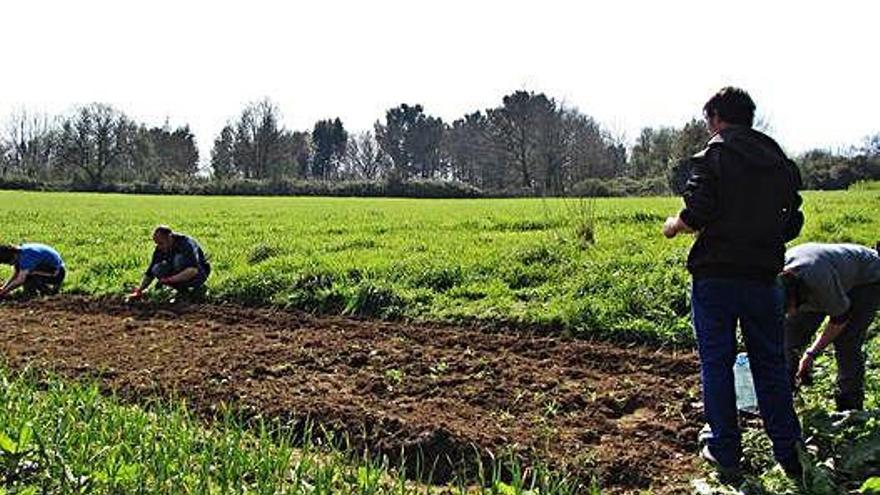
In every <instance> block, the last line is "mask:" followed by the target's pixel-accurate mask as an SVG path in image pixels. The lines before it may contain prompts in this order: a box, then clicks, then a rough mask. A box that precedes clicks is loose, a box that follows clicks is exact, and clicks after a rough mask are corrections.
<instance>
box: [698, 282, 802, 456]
mask: <svg viewBox="0 0 880 495" xmlns="http://www.w3.org/2000/svg"><path fill="white" fill-rule="evenodd" d="M691 301H692V307H693V318H694V329H695V331H696V337H697V345H698V347H699V351H700V371H701V378H702V382H703V403H704V407H705V415H706V421H707V422H708V423H709V425H710V427H711V428H712V437H711V438H710V439H709V440H708V445H709V450H710V452H711V453H712V455H713V456H715V458H716V459H717V460H718V462H719V463H720V464H721V465H722V466H724V467H728V468H732V467H736V466H738V465H739V458H740V456H741V455H742V445H741V436H740V431H739V424H738V421H737V419H738V416H737V409H736V395H735V392H734V384H733V363H734V360H735V359H736V351H737V350H736V327H737V323H739V326H740V328H741V330H742V334H743V339H744V341H745V345H746V351H747V352H748V354H749V364H750V366H751V370H752V376H753V377H754V381H755V393H756V395H757V398H758V408H759V409H760V411H761V417H762V418H763V420H764V428H765V429H766V431H767V434H768V436H769V437H770V440H771V441H772V442H773V455H774V457H775V458H776V460H777V461H779V463H780V464H782V465H783V466H784V467H788V466H794V465H796V464H797V452H796V450H795V446H796V445H797V444H798V443H800V442H801V428H800V423H798V419H797V416H796V415H795V412H794V405H793V404H792V395H791V385H790V383H789V380H788V372H787V371H786V366H785V351H784V347H783V294H782V288H781V287H779V286H776V285H768V284H764V283H760V282H755V281H750V280H738V279H699V280H694V283H693V288H692V293H691Z"/></svg>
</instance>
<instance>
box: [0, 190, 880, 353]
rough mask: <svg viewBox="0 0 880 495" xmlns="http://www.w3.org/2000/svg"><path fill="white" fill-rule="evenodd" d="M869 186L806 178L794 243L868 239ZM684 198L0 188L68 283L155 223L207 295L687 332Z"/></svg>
mask: <svg viewBox="0 0 880 495" xmlns="http://www.w3.org/2000/svg"><path fill="white" fill-rule="evenodd" d="M878 198H880V195H878V194H877V193H876V192H873V191H858V192H855V191H845V192H833V193H808V194H807V195H806V206H805V209H806V213H807V224H806V227H805V229H804V232H803V235H802V236H801V238H800V239H798V242H800V241H806V240H820V241H853V242H863V243H869V244H870V245H873V243H874V242H875V241H876V240H877V238H880V220H878V216H877V215H874V214H872V213H873V211H874V210H875V209H876V207H877V206H878V204H880V201H878ZM680 204H681V202H680V200H679V199H677V198H648V199H596V200H574V199H568V200H565V199H548V200H543V199H513V200H507V199H499V200H412V199H350V198H241V197H232V198H229V197H226V198H220V197H181V196H176V197H168V196H123V195H99V194H69V193H67V194H65V193H22V192H0V225H2V226H3V228H2V231H0V241H3V242H23V241H41V242H45V243H48V244H52V245H54V246H56V247H57V248H58V249H59V250H60V251H61V253H62V254H63V256H64V257H65V259H66V261H67V264H68V267H69V279H68V280H69V281H68V284H67V286H66V287H67V289H66V290H68V291H74V292H81V293H89V294H122V293H124V292H126V291H127V290H129V289H130V288H131V287H132V286H133V285H135V284H136V283H137V282H138V281H139V278H140V275H141V273H142V271H143V270H144V266H145V264H146V262H147V259H148V257H149V254H150V252H151V249H152V245H151V240H150V233H151V229H152V227H153V226H154V225H156V224H158V223H167V224H170V225H171V226H173V227H174V228H175V229H178V230H180V231H182V232H185V233H189V234H191V235H193V236H194V237H196V238H197V239H198V240H200V241H201V242H202V244H203V245H204V247H205V249H206V250H207V251H208V253H209V254H210V256H211V259H212V262H213V265H214V268H215V270H214V274H213V275H212V278H211V280H210V287H211V294H212V297H214V298H216V299H222V300H231V301H237V302H241V303H246V304H277V305H283V306H288V307H292V308H298V309H305V310H308V311H316V312H326V313H345V314H352V315H359V316H366V317H379V318H394V317H401V316H404V317H409V318H418V319H427V320H442V321H471V320H479V321H492V322H504V323H512V324H522V325H540V326H544V327H549V328H556V329H567V330H568V331H571V332H574V333H580V334H590V335H601V336H605V337H609V336H611V337H615V338H619V339H622V340H651V341H655V342H658V341H659V342H671V343H690V342H691V341H692V336H691V330H690V323H689V303H688V285H689V278H688V275H687V273H686V271H685V269H684V261H685V259H686V256H687V251H688V249H689V246H690V244H691V242H692V239H691V238H689V237H688V236H683V237H682V238H679V239H675V240H672V241H668V240H666V239H664V238H662V236H661V235H660V234H659V229H660V226H661V224H662V222H663V220H664V218H665V217H666V216H667V215H668V214H670V213H674V212H675V211H676V210H677V209H678V208H679V207H680ZM0 274H4V273H0Z"/></svg>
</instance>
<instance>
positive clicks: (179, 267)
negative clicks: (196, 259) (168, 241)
mask: <svg viewBox="0 0 880 495" xmlns="http://www.w3.org/2000/svg"><path fill="white" fill-rule="evenodd" d="M171 263H172V266H173V268H174V273H180V272H181V271H183V269H184V268H187V267H188V266H189V264H188V263H187V259H186V256H184V255H182V254H175V255H174V259H173V260H172V261H171Z"/></svg>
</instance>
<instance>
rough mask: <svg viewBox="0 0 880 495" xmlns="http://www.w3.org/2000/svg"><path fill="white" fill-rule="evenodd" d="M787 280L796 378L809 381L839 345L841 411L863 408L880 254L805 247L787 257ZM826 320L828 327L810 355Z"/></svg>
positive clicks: (846, 247)
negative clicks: (831, 349)
mask: <svg viewBox="0 0 880 495" xmlns="http://www.w3.org/2000/svg"><path fill="white" fill-rule="evenodd" d="M781 278H782V281H783V285H784V286H785V289H786V291H785V292H786V309H787V317H786V319H785V348H786V351H787V354H788V368H789V372H790V373H791V374H792V378H795V377H796V378H798V379H800V380H801V382H802V383H806V382H808V381H809V376H810V370H811V368H812V367H813V361H814V360H815V358H816V356H818V355H819V354H821V353H822V351H824V350H825V348H826V347H828V345H830V344H832V343H833V344H834V357H835V359H836V360H837V394H836V395H835V398H834V399H835V402H836V405H837V409H838V410H839V411H846V410H850V409H862V408H863V406H864V402H865V352H864V350H863V346H864V344H865V339H866V336H867V333H868V327H869V326H870V325H871V322H873V321H874V316H875V315H876V314H877V309H878V308H880V256H878V255H877V251H875V250H873V249H870V248H867V247H864V246H859V245H856V244H820V243H807V244H801V245H800V246H796V247H793V248H791V249H789V250H788V251H787V252H786V253H785V270H784V271H783V272H782V275H781ZM826 316H827V317H828V323H827V324H826V325H825V328H824V329H823V330H822V332H821V333H820V334H819V335H818V336H817V337H816V339H815V340H814V341H813V343H812V344H811V345H810V346H809V347H808V348H807V349H806V351H804V348H805V347H806V346H807V343H808V342H809V341H810V339H811V338H812V337H813V335H814V334H815V333H816V330H818V328H819V326H820V325H821V324H822V322H823V321H824V320H825V317H826ZM801 352H803V355H801Z"/></svg>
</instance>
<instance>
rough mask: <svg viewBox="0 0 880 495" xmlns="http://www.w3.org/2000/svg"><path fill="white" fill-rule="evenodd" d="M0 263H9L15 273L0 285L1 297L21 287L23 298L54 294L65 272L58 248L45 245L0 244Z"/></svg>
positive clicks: (62, 280)
mask: <svg viewBox="0 0 880 495" xmlns="http://www.w3.org/2000/svg"><path fill="white" fill-rule="evenodd" d="M0 263H3V264H6V265H12V267H13V268H14V269H15V272H14V273H13V274H12V277H11V278H10V279H9V280H8V281H6V283H5V284H3V286H2V287H0V297H6V296H7V295H9V293H10V292H12V291H13V290H15V289H17V288H19V287H22V288H23V292H24V295H25V297H33V296H37V295H51V294H57V293H58V291H60V290H61V284H62V283H63V282H64V277H65V276H66V275H67V272H66V271H65V268H64V260H62V259H61V255H60V254H58V251H56V250H54V249H52V248H51V247H49V246H47V245H45V244H39V243H28V244H22V245H20V246H13V245H8V244H6V245H2V246H0Z"/></svg>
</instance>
